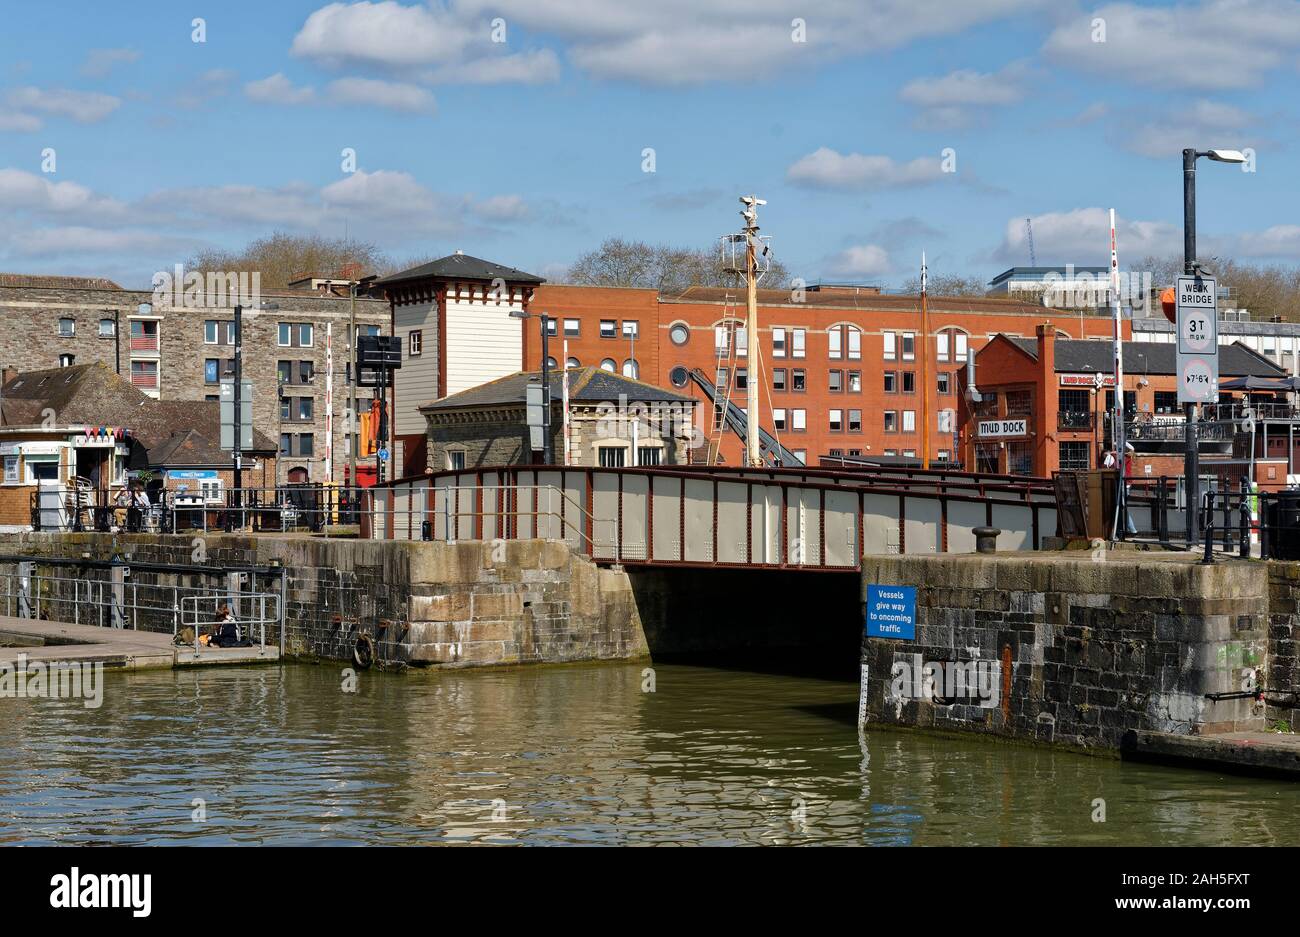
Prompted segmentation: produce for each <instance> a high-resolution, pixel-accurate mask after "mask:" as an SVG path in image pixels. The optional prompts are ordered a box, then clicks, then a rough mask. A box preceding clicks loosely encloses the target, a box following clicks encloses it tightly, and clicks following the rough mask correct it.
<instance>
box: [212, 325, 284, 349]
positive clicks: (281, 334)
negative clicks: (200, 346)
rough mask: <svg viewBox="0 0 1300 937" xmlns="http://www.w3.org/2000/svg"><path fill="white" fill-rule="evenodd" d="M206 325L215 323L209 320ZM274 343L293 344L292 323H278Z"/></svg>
mask: <svg viewBox="0 0 1300 937" xmlns="http://www.w3.org/2000/svg"><path fill="white" fill-rule="evenodd" d="M208 325H212V326H215V325H216V323H214V322H209V323H208ZM212 341H214V342H215V341H216V339H215V338H214V339H212ZM276 344H278V345H281V346H284V345H292V344H293V323H291V322H281V323H280V330H279V335H278V336H277V337H276Z"/></svg>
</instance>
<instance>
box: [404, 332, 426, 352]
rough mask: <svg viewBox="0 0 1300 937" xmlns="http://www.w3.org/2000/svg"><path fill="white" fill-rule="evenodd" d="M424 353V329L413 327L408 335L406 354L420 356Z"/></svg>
mask: <svg viewBox="0 0 1300 937" xmlns="http://www.w3.org/2000/svg"><path fill="white" fill-rule="evenodd" d="M423 353H424V330H423V329H411V331H410V332H409V333H407V336H406V356H407V357H408V358H418V357H420V355H422V354H423Z"/></svg>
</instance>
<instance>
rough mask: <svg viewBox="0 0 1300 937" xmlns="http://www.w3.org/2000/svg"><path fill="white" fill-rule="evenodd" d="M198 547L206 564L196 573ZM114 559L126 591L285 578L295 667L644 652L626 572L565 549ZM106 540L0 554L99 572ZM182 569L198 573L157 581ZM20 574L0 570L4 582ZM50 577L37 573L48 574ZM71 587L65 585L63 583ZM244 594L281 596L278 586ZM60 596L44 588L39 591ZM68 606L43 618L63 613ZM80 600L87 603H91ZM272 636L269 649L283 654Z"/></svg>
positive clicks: (163, 544) (206, 541) (517, 544)
mask: <svg viewBox="0 0 1300 937" xmlns="http://www.w3.org/2000/svg"><path fill="white" fill-rule="evenodd" d="M199 542H201V543H202V546H203V550H202V552H201V553H200V554H199V555H201V556H203V557H204V562H203V563H196V562H195V561H194V559H193V558H194V556H195V548H196V545H197V544H198V543H199ZM116 543H117V549H118V550H119V551H120V552H121V553H123V554H125V555H126V556H127V557H128V558H129V562H131V563H133V564H137V565H136V566H135V567H133V572H132V577H131V579H132V582H133V583H141V584H142V586H141V588H146V587H147V586H148V585H157V586H162V587H163V589H164V590H166V589H170V588H172V587H180V588H185V587H187V586H194V587H207V588H213V587H214V585H215V584H217V583H220V582H221V581H222V577H221V576H220V575H213V574H204V573H203V569H204V568H207V569H212V568H215V567H233V568H239V567H259V568H260V567H272V566H273V565H274V564H278V565H279V566H280V567H282V568H283V569H284V571H285V572H284V580H285V588H284V592H283V598H284V607H285V634H284V639H285V651H286V654H287V655H288V656H291V657H299V658H324V659H334V660H347V661H350V660H352V657H353V650H354V648H355V646H356V644H357V640H358V636H359V635H360V634H361V633H362V632H365V633H368V634H369V635H370V636H371V637H372V638H373V640H374V643H375V649H376V653H377V656H378V657H379V659H380V661H381V662H386V663H387V662H392V663H402V664H409V665H412V666H442V667H463V666H483V665H491V664H524V663H553V662H567V661H580V660H606V659H637V658H641V657H646V656H648V654H649V651H648V648H647V644H646V639H645V635H644V633H643V630H642V627H641V619H640V616H639V613H638V611H637V605H636V602H635V600H634V598H633V594H632V587H631V583H630V581H629V580H628V577H627V575H626V574H625V573H623V572H621V571H617V570H610V569H601V568H598V567H597V566H595V565H594V564H593V563H592V562H591V561H590V560H589V559H587V558H585V557H582V556H578V555H577V554H574V553H572V552H571V551H570V550H569V549H568V547H567V546H566V545H565V544H563V543H561V542H558V541H539V540H519V541H492V542H484V541H462V542H458V543H450V544H449V543H423V542H418V541H416V542H398V541H377V540H343V539H325V538H314V537H267V536H262V537H249V536H237V535H226V534H211V535H208V536H207V537H189V536H154V535H125V536H119V537H118V538H117V541H116ZM113 546H114V540H113V538H112V537H111V536H110V535H104V534H91V533H84V534H73V533H15V534H4V535H0V554H6V555H9V556H18V555H25V556H33V555H35V556H42V557H60V558H64V559H77V558H79V557H81V556H82V555H83V553H89V554H90V555H91V557H92V558H94V559H97V560H107V559H109V558H110V557H111V556H112V552H113ZM150 563H152V564H176V565H178V566H182V567H187V568H190V569H193V572H188V571H177V572H162V571H150V570H148V569H146V568H145V564H150ZM14 569H15V567H14V564H13V563H12V562H11V561H0V573H8V574H12V573H13V572H14ZM49 571H50V568H44V569H42V568H40V567H39V564H38V570H37V572H38V574H41V575H49ZM65 575H66V573H65ZM256 578H258V579H259V581H257V582H256V583H254V584H252V585H248V586H245V589H246V590H248V591H252V590H254V589H256V590H263V591H274V592H276V593H277V594H278V593H279V591H280V585H279V582H278V579H279V576H278V575H267V576H264V577H256ZM54 585H56V584H53V583H49V582H46V583H45V584H44V586H45V588H50V587H52V586H54ZM58 586H59V588H61V589H62V590H63V592H65V593H68V594H65V595H57V594H47V595H46V596H45V607H47V608H50V609H52V610H53V611H54V614H55V615H59V614H65V615H66V614H68V609H69V607H70V606H69V605H68V602H69V600H70V599H71V592H70V587H68V586H66V584H62V583H61V584H58ZM83 594H84V593H83ZM139 627H140V628H141V629H142V630H154V631H166V632H170V631H171V630H172V616H171V613H170V611H169V609H166V608H160V609H159V612H158V613H157V614H152V615H150V614H146V615H145V616H144V617H143V618H142V620H141V622H140V624H139ZM279 639H280V636H279V634H278V632H276V633H272V631H268V634H267V640H268V642H272V641H274V642H276V643H278V642H279Z"/></svg>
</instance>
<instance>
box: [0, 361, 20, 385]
mask: <svg viewBox="0 0 1300 937" xmlns="http://www.w3.org/2000/svg"><path fill="white" fill-rule="evenodd" d="M17 376H18V369H17V368H11V367H10V366H9V365H5V367H4V370H3V371H0V387H3V386H4V385H5V384H8V383H9V382H10V381H12V380H13V379H14V378H16V377H17Z"/></svg>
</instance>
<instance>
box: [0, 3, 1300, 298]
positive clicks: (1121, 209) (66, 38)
mask: <svg viewBox="0 0 1300 937" xmlns="http://www.w3.org/2000/svg"><path fill="white" fill-rule="evenodd" d="M196 17H199V18H202V20H203V23H202V26H201V27H195V26H194V25H193V20H194V19H195V18H196ZM196 29H200V30H201V33H196ZM195 38H201V39H202V40H203V41H194V40H195ZM494 40H503V41H494ZM0 53H3V54H0V270H4V271H7V272H31V273H63V274H77V275H100V276H109V277H111V278H113V279H115V280H117V281H118V282H119V283H122V284H123V285H141V286H142V285H145V284H147V283H148V281H149V279H150V277H151V276H152V274H153V272H154V271H155V270H161V269H170V268H171V266H172V265H173V264H175V263H179V262H182V261H184V260H185V258H186V257H188V256H189V255H190V254H192V252H193V251H194V249H195V248H197V247H201V246H205V245H217V246H224V247H238V246H240V245H242V244H243V243H245V242H246V241H248V240H249V239H251V238H253V237H257V236H259V235H263V234H266V233H269V232H270V231H272V230H276V229H279V230H286V231H291V232H302V233H318V234H324V235H342V234H343V233H344V231H345V230H346V231H347V232H348V233H349V234H351V235H353V236H356V237H359V238H364V239H366V240H369V241H373V242H374V243H375V244H376V245H377V246H379V247H380V248H381V249H382V250H383V251H385V252H386V253H388V254H390V255H392V256H394V257H396V258H399V259H401V258H407V257H413V256H424V255H430V254H442V253H449V252H451V251H453V250H456V249H461V250H464V251H466V252H467V253H472V254H477V255H480V256H484V257H488V258H491V259H494V260H498V261H500V262H503V263H507V264H510V265H513V266H518V267H522V268H525V269H529V270H532V271H534V272H538V273H541V274H543V275H550V276H555V275H556V274H557V273H558V272H559V271H561V270H562V269H563V268H564V267H565V266H566V265H567V264H569V263H570V262H571V261H572V260H573V259H574V258H575V257H577V256H578V255H579V254H581V253H582V252H583V251H585V250H587V249H590V248H592V247H594V246H596V245H598V244H599V243H600V241H601V240H603V239H604V238H606V237H609V236H613V235H621V236H629V237H639V238H643V239H646V240H650V241H656V242H667V243H673V244H683V245H704V244H708V243H710V242H712V241H713V240H714V239H715V238H716V237H717V236H718V235H720V234H723V233H726V232H729V231H732V230H735V229H736V228H737V227H738V225H739V218H738V216H737V215H736V210H737V209H738V208H739V205H738V203H737V201H736V197H737V196H738V195H740V194H742V193H746V192H756V193H757V194H759V195H760V196H762V197H764V198H766V199H767V200H768V206H767V207H766V208H765V209H764V212H763V215H762V217H761V222H762V225H763V231H764V233H765V234H770V235H772V237H773V239H774V240H773V244H774V247H775V249H776V251H777V253H778V255H779V256H780V257H781V258H782V259H783V260H784V261H785V262H786V263H787V265H788V266H789V267H790V268H791V270H792V272H793V273H794V274H795V275H798V276H802V277H804V278H805V279H807V280H808V281H810V282H812V281H817V280H836V281H845V280H848V281H863V282H879V283H885V284H888V285H897V284H901V283H902V281H903V280H905V279H906V278H908V277H909V276H912V275H913V274H914V273H915V270H916V268H917V266H918V265H919V259H920V252H921V251H922V250H923V249H924V250H925V251H926V252H927V254H928V256H929V260H930V269H931V271H932V273H936V274H938V273H954V274H962V275H974V276H979V277H982V278H984V279H988V278H991V277H992V276H993V275H994V274H996V273H997V272H999V271H1000V270H1002V269H1005V268H1006V267H1008V266H1011V265H1013V264H1022V265H1023V264H1027V263H1028V262H1029V252H1028V247H1027V244H1026V242H1025V224H1024V219H1025V218H1026V217H1032V219H1033V232H1034V243H1035V247H1036V250H1037V259H1038V261H1039V263H1040V264H1047V263H1065V262H1071V261H1072V262H1075V263H1079V264H1092V263H1103V262H1105V259H1106V252H1107V249H1108V242H1107V232H1106V210H1107V209H1109V208H1111V207H1114V208H1115V209H1116V210H1117V211H1118V213H1119V216H1120V244H1119V247H1120V257H1121V262H1122V263H1124V265H1125V266H1129V265H1131V264H1136V263H1137V261H1139V260H1140V259H1141V258H1142V257H1143V256H1145V255H1147V254H1152V253H1155V254H1161V255H1168V254H1175V253H1178V252H1179V251H1180V250H1181V233H1180V232H1181V223H1182V221H1181V211H1182V207H1181V206H1182V190H1181V172H1180V160H1179V155H1178V154H1179V152H1180V151H1181V149H1182V147H1183V146H1188V145H1192V146H1197V147H1198V148H1208V147H1234V148H1239V149H1244V148H1250V149H1251V150H1252V151H1253V155H1254V161H1253V169H1254V171H1253V172H1242V171H1241V169H1240V168H1239V167H1236V166H1228V165H1216V164H1212V163H1206V162H1204V161H1203V162H1202V163H1201V170H1200V180H1201V181H1200V187H1199V215H1200V218H1199V221H1200V226H1199V228H1200V241H1201V249H1202V250H1201V252H1202V254H1203V255H1205V254H1209V253H1212V252H1217V253H1221V254H1226V255H1231V256H1234V257H1237V258H1239V259H1243V260H1253V261H1264V262H1276V263H1284V264H1288V265H1291V264H1294V263H1296V262H1300V217H1298V215H1300V213H1298V212H1297V207H1298V205H1300V194H1298V193H1300V186H1297V185H1296V178H1297V169H1300V167H1298V166H1297V158H1296V146H1295V142H1296V141H1295V136H1296V126H1297V110H1298V109H1300V108H1297V103H1300V102H1297V86H1298V85H1300V0H1202V2H1188V3H1178V4H1174V3H1156V2H1150V3H1123V2H1121V3H1110V4H1102V5H1099V6H1094V5H1082V4H1074V3H1071V2H1069V0H942V2H939V0H795V2H787V0H712V2H710V3H707V4H705V3H700V2H699V0H656V2H646V3H643V2H640V0H630V2H629V0H624V2H621V3H616V2H607V3H606V2H599V0H496V2H487V0H446V2H432V3H423V4H422V3H414V2H405V3H396V2H381V3H369V2H362V3H335V4H322V3H319V2H288V0H277V2H275V3H267V2H261V3H245V2H242V0H224V2H220V3H211V2H207V0H200V2H198V3H194V4H191V5H188V6H186V7H184V8H181V7H178V6H177V5H176V4H174V3H162V2H159V3H147V2H139V3H131V4H130V5H105V4H100V3H95V4H91V3H59V4H22V5H14V6H13V7H12V8H11V9H10V10H8V11H7V12H6V30H5V34H4V36H3V37H0ZM647 148H650V149H653V163H654V165H653V168H654V171H653V172H647V171H645V169H646V157H645V156H644V155H643V154H644V152H645V151H646V149H647ZM345 149H350V150H354V151H355V153H356V158H355V171H348V170H350V169H352V167H351V166H348V167H345V166H344V165H343V163H344V155H343V151H344V150H345ZM49 151H52V152H53V160H52V161H51V159H50V154H49ZM945 155H946V156H947V160H946V162H945ZM51 168H52V169H53V170H54V171H53V172H47V171H45V170H47V169H51ZM945 170H953V171H945Z"/></svg>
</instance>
